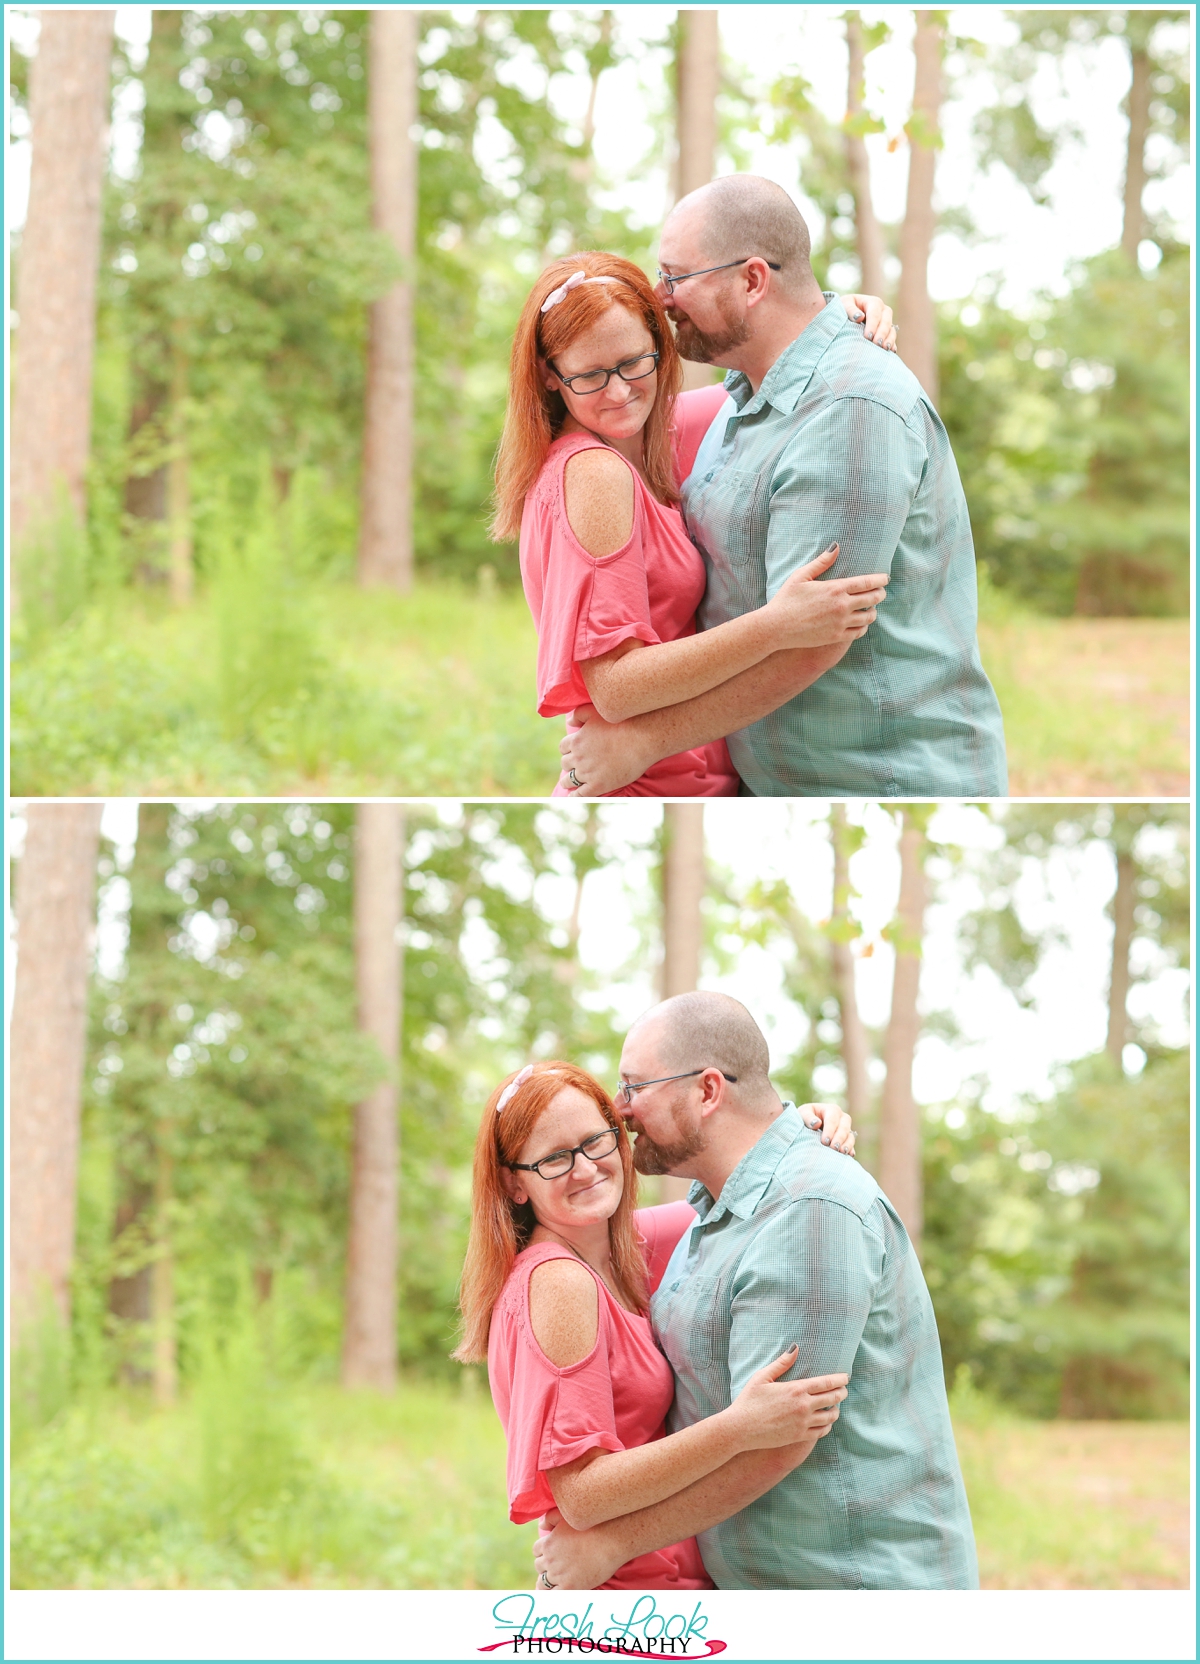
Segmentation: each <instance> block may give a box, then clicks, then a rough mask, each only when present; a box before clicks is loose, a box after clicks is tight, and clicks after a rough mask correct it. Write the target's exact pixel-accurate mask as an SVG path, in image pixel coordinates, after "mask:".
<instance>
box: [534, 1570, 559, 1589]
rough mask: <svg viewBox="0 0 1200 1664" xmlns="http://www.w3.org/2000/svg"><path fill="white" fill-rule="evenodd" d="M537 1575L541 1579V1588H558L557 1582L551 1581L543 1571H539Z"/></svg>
mask: <svg viewBox="0 0 1200 1664" xmlns="http://www.w3.org/2000/svg"><path fill="white" fill-rule="evenodd" d="M538 1576H539V1577H540V1578H541V1580H542V1588H543V1589H557V1588H558V1584H557V1583H551V1581H550V1579H549V1578H548V1577H547V1576H546V1574H545V1572H539V1573H538Z"/></svg>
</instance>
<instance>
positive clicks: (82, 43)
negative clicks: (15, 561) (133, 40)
mask: <svg viewBox="0 0 1200 1664" xmlns="http://www.w3.org/2000/svg"><path fill="white" fill-rule="evenodd" d="M40 15H41V23H42V28H41V35H40V37H39V39H38V50H37V55H36V57H35V58H34V60H33V62H32V64H31V65H30V68H29V118H30V124H31V128H32V138H33V167H32V172H31V175H30V181H29V213H28V217H27V219H26V221H25V227H24V230H23V231H22V233H21V248H20V256H19V259H18V263H17V283H16V289H17V295H16V304H17V314H18V317H19V319H20V322H19V324H18V326H17V340H16V357H15V367H14V388H13V395H12V426H11V432H12V469H11V517H12V518H11V536H12V540H13V543H14V544H15V545H17V546H20V545H21V544H23V543H26V542H28V541H29V540H30V539H31V538H33V537H35V536H36V535H37V533H38V530H39V527H41V526H42V525H44V524H45V523H47V522H50V521H52V520H53V519H54V518H55V516H56V515H57V513H58V512H59V510H60V503H59V501H58V500H57V494H58V493H59V492H60V491H62V490H63V489H64V488H65V492H66V500H67V504H68V505H69V509H70V512H71V513H73V514H74V516H75V517H76V519H77V520H78V521H79V522H80V524H82V522H83V519H84V515H85V513H86V508H87V503H86V474H87V463H88V451H89V447H90V443H91V424H92V357H93V353H94V349H95V341H96V282H97V278H98V275H99V271H100V196H101V190H102V187H103V184H104V168H105V161H106V149H107V131H108V122H109V82H110V79H111V66H112V40H113V19H114V16H115V13H114V12H112V11H94V12H89V11H73V10H72V11H59V10H57V9H56V8H55V7H53V6H46V7H43V9H42V11H41V14H40ZM15 600H16V597H15V596H14V602H15Z"/></svg>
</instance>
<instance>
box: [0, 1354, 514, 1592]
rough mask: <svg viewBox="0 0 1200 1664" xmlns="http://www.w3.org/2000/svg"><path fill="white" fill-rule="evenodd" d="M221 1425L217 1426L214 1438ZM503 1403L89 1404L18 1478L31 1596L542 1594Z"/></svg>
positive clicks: (129, 1399)
mask: <svg viewBox="0 0 1200 1664" xmlns="http://www.w3.org/2000/svg"><path fill="white" fill-rule="evenodd" d="M214 1420H215V1422H216V1423H217V1425H216V1426H214ZM534 1535H535V1527H533V1526H520V1527H518V1526H514V1525H511V1524H510V1523H509V1520H508V1505H507V1501H506V1498H505V1492H504V1438H503V1434H502V1433H501V1430H500V1426H499V1423H498V1422H497V1420H496V1416H495V1414H494V1412H493V1410H492V1407H491V1403H490V1401H489V1399H488V1397H487V1394H486V1391H481V1392H477V1393H474V1394H472V1393H468V1392H465V1391H460V1390H457V1389H456V1390H451V1391H447V1389H446V1388H445V1387H444V1386H442V1387H437V1386H432V1385H428V1384H422V1383H419V1382H407V1383H405V1385H404V1386H403V1388H402V1390H401V1391H400V1392H399V1393H397V1394H396V1396H395V1397H394V1398H392V1399H385V1398H381V1397H379V1396H377V1395H373V1394H369V1393H346V1392H342V1391H340V1390H339V1389H338V1388H336V1387H332V1386H330V1387H321V1388H307V1389H304V1390H292V1391H288V1392H286V1394H284V1393H283V1390H282V1389H278V1388H276V1389H274V1390H272V1391H270V1392H269V1393H267V1394H265V1395H263V1397H262V1398H261V1399H260V1402H259V1403H258V1404H257V1405H254V1404H251V1403H249V1402H248V1400H247V1399H246V1398H245V1397H244V1396H243V1395H241V1394H237V1393H235V1394H232V1395H231V1394H229V1393H228V1392H222V1393H220V1394H219V1395H218V1397H217V1400H216V1413H215V1416H214V1406H213V1404H212V1403H209V1404H207V1405H206V1403H205V1395H204V1394H203V1393H202V1392H201V1393H198V1394H195V1395H193V1396H192V1397H191V1398H190V1399H188V1400H187V1401H186V1402H184V1403H183V1404H181V1405H180V1406H179V1407H177V1408H174V1409H170V1410H154V1409H153V1408H151V1407H150V1405H149V1404H148V1403H146V1402H145V1401H144V1400H143V1399H142V1398H140V1397H139V1396H137V1395H134V1394H130V1393H125V1394H115V1393H114V1394H111V1395H107V1396H105V1397H103V1398H101V1399H99V1400H96V1401H94V1402H93V1403H92V1404H91V1405H90V1406H88V1407H85V1406H77V1407H75V1408H74V1409H72V1410H70V1411H68V1412H67V1413H66V1414H64V1415H62V1416H61V1417H60V1418H58V1419H57V1420H56V1421H55V1422H54V1423H52V1424H51V1425H50V1426H49V1427H47V1428H45V1429H43V1430H42V1431H41V1432H40V1433H39V1434H38V1435H36V1436H35V1437H31V1438H30V1439H28V1440H27V1442H26V1444H25V1447H24V1449H23V1450H22V1451H21V1452H20V1454H19V1455H18V1456H17V1458H16V1459H15V1462H14V1466H13V1471H12V1531H11V1534H10V1540H11V1545H12V1580H13V1587H15V1588H26V1589H35V1588H58V1589H63V1588H109V1589H112V1588H134V1589H280V1588H326V1589H329V1588H334V1589H341V1588H382V1589H439V1588H448V1589H474V1588H485V1589H486V1588H518V1589H520V1588H531V1587H532V1586H533V1561H532V1557H531V1544H532V1539H533V1537H534Z"/></svg>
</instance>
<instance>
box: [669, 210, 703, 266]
mask: <svg viewBox="0 0 1200 1664" xmlns="http://www.w3.org/2000/svg"><path fill="white" fill-rule="evenodd" d="M702 230H703V217H702V215H701V214H700V212H699V210H698V209H684V210H683V211H682V212H677V213H674V214H672V215H671V216H670V217H669V218H668V220H667V223H666V224H665V225H664V226H663V228H662V236H661V237H660V238H659V244H658V258H659V261H660V262H661V263H662V264H663V265H666V266H678V265H679V264H680V263H681V262H682V263H683V264H684V265H687V264H688V263H689V262H690V261H691V260H693V259H700V258H703V253H702V248H703V238H702V235H701V233H702Z"/></svg>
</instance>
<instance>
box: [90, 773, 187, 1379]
mask: <svg viewBox="0 0 1200 1664" xmlns="http://www.w3.org/2000/svg"><path fill="white" fill-rule="evenodd" d="M170 825H171V806H170V804H168V803H142V804H139V806H138V823H137V844H136V846H135V850H134V857H133V868H132V870H131V872H130V875H129V882H130V890H131V895H130V906H129V945H128V948H127V950H126V951H127V956H128V964H129V967H130V969H131V970H133V969H135V968H136V967H137V966H138V965H139V963H140V962H142V961H144V959H145V958H147V957H148V958H150V959H151V960H153V959H154V958H156V956H157V955H159V954H160V953H162V952H163V951H164V950H165V948H166V943H167V939H168V937H169V936H170V935H172V934H173V932H174V930H175V928H176V919H177V916H178V906H179V903H178V900H177V898H176V896H175V895H174V893H173V892H172V891H170V890H168V889H167V884H166V877H167V873H168V871H169V869H170V867H171V862H172V851H171V839H170ZM122 1079H123V1077H118V1081H117V1087H116V1090H117V1092H118V1093H120V1092H121V1090H122V1086H121V1080H122ZM160 1153H161V1152H160V1148H159V1124H158V1123H157V1122H155V1121H152V1120H149V1119H148V1118H147V1117H146V1116H145V1112H144V1110H143V1112H142V1114H141V1116H139V1118H138V1122H137V1135H136V1142H135V1143H132V1144H131V1145H130V1146H129V1147H127V1148H122V1149H121V1150H120V1152H119V1157H118V1161H117V1170H116V1174H115V1188H116V1210H115V1215H114V1219H113V1232H112V1235H113V1243H114V1245H116V1246H117V1248H118V1251H119V1252H120V1253H121V1255H122V1257H126V1258H128V1259H131V1260H132V1262H133V1264H134V1269H133V1270H132V1271H130V1272H129V1273H128V1274H125V1275H118V1276H114V1277H113V1278H112V1280H111V1282H110V1283H109V1285H108V1309H109V1311H110V1312H111V1313H112V1315H113V1316H114V1317H115V1318H116V1319H117V1320H118V1328H117V1337H118V1340H119V1342H120V1356H119V1366H118V1367H119V1371H120V1374H121V1376H122V1378H123V1379H124V1380H125V1381H127V1382H129V1383H131V1384H136V1385H145V1384H146V1383H148V1382H153V1379H154V1365H155V1339H156V1330H155V1315H156V1311H157V1310H158V1309H160V1308H161V1302H162V1299H163V1293H164V1291H163V1289H160V1288H156V1286H155V1270H156V1268H155V1253H156V1250H157V1248H158V1241H159V1234H160V1233H159V1221H158V1211H157V1209H156V1205H155V1196H156V1183H157V1181H158V1179H159V1176H160V1172H159V1163H160Z"/></svg>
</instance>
